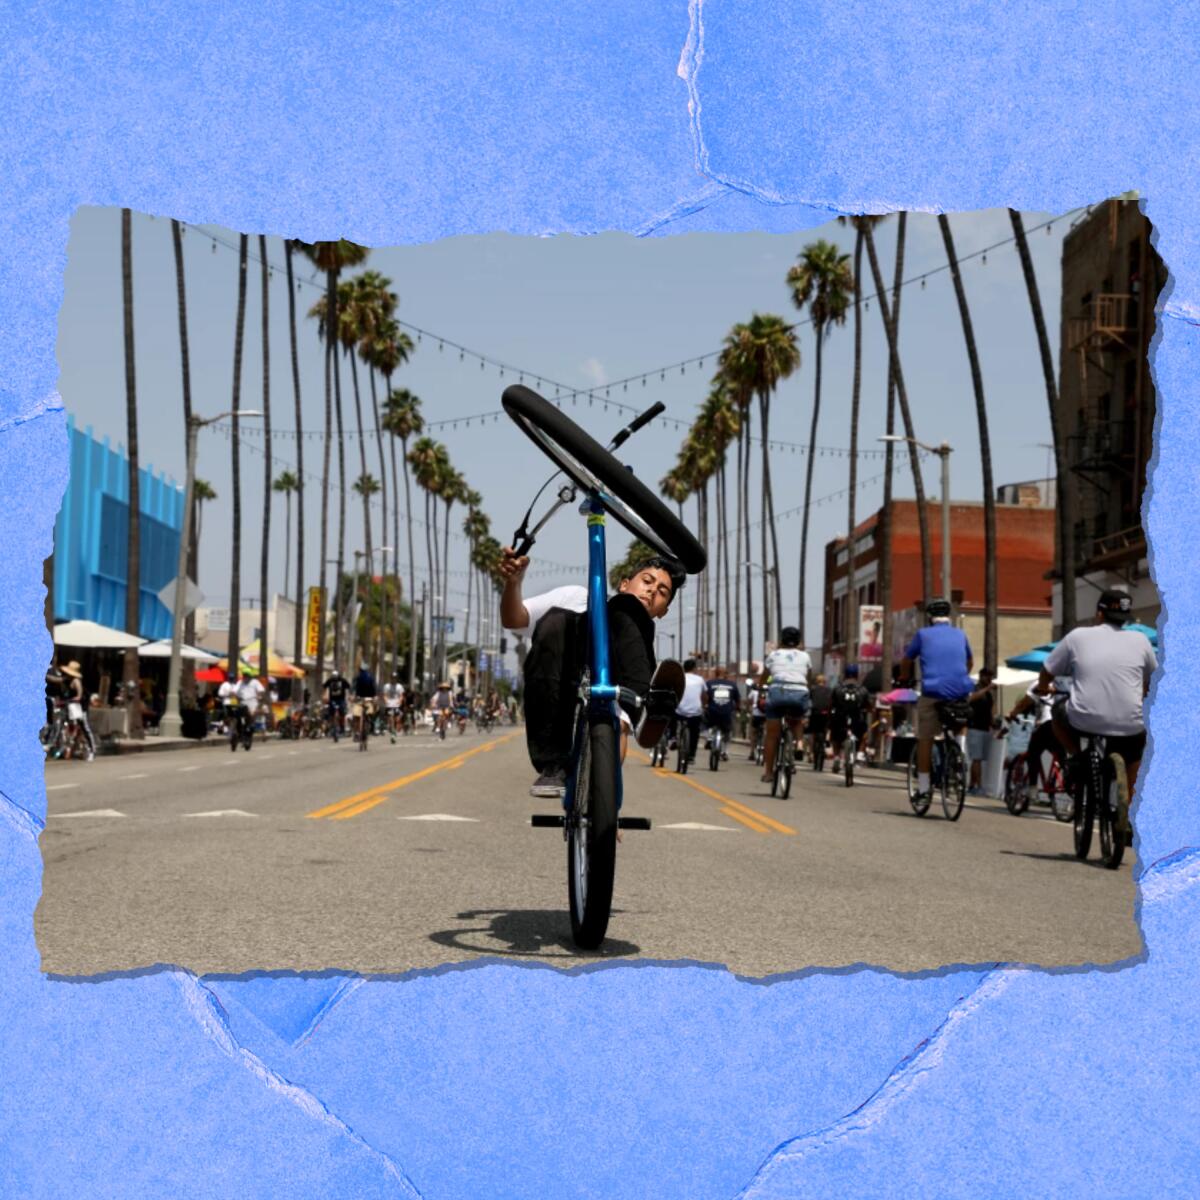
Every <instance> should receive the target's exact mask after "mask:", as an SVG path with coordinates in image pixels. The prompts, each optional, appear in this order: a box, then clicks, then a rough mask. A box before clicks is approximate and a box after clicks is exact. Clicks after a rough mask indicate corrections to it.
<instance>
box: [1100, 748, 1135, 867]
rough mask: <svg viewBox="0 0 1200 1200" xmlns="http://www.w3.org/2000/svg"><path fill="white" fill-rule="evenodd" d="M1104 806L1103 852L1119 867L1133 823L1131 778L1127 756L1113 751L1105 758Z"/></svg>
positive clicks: (1108, 862)
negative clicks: (1126, 835)
mask: <svg viewBox="0 0 1200 1200" xmlns="http://www.w3.org/2000/svg"><path fill="white" fill-rule="evenodd" d="M1101 799H1102V803H1101V806H1100V856H1101V858H1103V859H1104V865H1105V866H1106V867H1108V868H1109V870H1111V871H1115V870H1116V869H1117V868H1118V867H1119V866H1120V865H1121V859H1122V858H1124V857H1125V831H1126V829H1127V828H1128V825H1129V778H1128V776H1127V775H1126V774H1125V760H1124V759H1123V758H1122V757H1121V756H1120V755H1119V754H1110V755H1108V756H1107V757H1106V758H1105V760H1104V795H1103V797H1102V798H1101Z"/></svg>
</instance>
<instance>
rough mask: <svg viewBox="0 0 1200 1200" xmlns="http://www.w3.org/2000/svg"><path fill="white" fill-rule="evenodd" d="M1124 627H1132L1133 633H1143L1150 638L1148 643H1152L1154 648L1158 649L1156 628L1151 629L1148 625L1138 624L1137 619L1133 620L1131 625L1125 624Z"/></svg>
mask: <svg viewBox="0 0 1200 1200" xmlns="http://www.w3.org/2000/svg"><path fill="white" fill-rule="evenodd" d="M1125 628H1126V629H1132V630H1133V631H1134V632H1135V633H1144V634H1145V635H1146V637H1147V638H1149V639H1150V645H1152V646H1153V647H1154V648H1155V650H1157V649H1158V630H1157V629H1153V628H1151V627H1150V626H1149V625H1142V624H1139V623H1138V622H1137V621H1134V622H1133V624H1132V625H1126V626H1125Z"/></svg>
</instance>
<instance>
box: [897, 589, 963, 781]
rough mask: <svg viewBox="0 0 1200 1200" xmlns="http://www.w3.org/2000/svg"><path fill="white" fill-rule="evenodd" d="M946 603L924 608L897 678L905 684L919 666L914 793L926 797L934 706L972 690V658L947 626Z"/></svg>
mask: <svg viewBox="0 0 1200 1200" xmlns="http://www.w3.org/2000/svg"><path fill="white" fill-rule="evenodd" d="M950 612H951V608H950V601H949V600H946V599H942V598H939V599H937V600H930V601H929V603H928V604H926V605H925V616H926V618H927V619H928V621H929V624H928V625H926V626H925V627H924V628H923V629H918V630H917V632H916V633H915V634H914V635H913V639H912V641H911V642H909V644H908V647H907V648H906V649H905V651H904V659H903V660H902V662H901V663H900V679H901V682H902V683H908V681H909V680H910V679H911V678H912V668H913V664H914V663H916V662H919V663H920V664H921V698H920V699H919V700H918V701H917V792H916V796H915V798H916V799H918V800H920V799H924V798H925V797H928V796H929V795H930V794H931V792H930V784H929V775H930V766H931V763H932V760H933V741H934V738H936V737H937V736H938V734H939V733H941V731H942V722H941V718H940V717H939V716H938V706H939V705H941V704H943V703H946V702H947V701H954V700H966V698H967V697H968V696H969V695H970V694H971V692H972V691H973V689H974V685H973V684H972V682H971V665H972V663H973V662H974V657H973V655H972V654H971V644H970V642H968V641H967V635H966V634H965V633H963V631H962V630H961V629H956V628H955V627H954V626H953V625H952V624H951V623H950Z"/></svg>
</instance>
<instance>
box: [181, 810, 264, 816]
mask: <svg viewBox="0 0 1200 1200" xmlns="http://www.w3.org/2000/svg"><path fill="white" fill-rule="evenodd" d="M183 815H184V816H185V817H257V816H258V813H248V812H243V811H242V810H241V809H240V808H214V809H213V811H212V812H202V813H184V814H183Z"/></svg>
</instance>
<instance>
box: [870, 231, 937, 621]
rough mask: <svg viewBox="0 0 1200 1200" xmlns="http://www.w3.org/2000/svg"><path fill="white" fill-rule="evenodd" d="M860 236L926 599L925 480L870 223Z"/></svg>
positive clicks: (929, 564) (929, 587) (929, 574)
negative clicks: (903, 448)
mask: <svg viewBox="0 0 1200 1200" xmlns="http://www.w3.org/2000/svg"><path fill="white" fill-rule="evenodd" d="M863 240H864V241H865V243H866V247H867V258H868V260H869V261H870V263H871V279H872V281H873V282H874V284H875V299H876V300H877V301H878V303H879V316H880V319H881V320H882V321H883V328H884V332H885V333H886V334H887V340H888V358H889V361H890V365H891V372H892V375H893V376H894V378H895V383H896V399H897V400H898V401H899V402H900V416H901V419H902V420H903V421H904V433H905V438H906V440H907V442H908V462H909V466H910V467H911V468H912V477H913V494H914V495H915V497H916V504H917V525H918V528H919V529H920V535H921V588H922V591H923V592H924V596H925V598H926V599H928V598H929V597H931V596H932V595H933V555H932V552H931V550H930V547H929V513H928V512H927V511H926V506H925V481H924V479H923V478H922V477H921V459H920V455H919V453H918V451H917V445H916V441H915V438H916V435H915V434H914V432H913V421H912V410H911V409H910V408H909V406H908V389H907V388H906V387H905V386H904V371H903V370H902V369H901V366H900V351H899V349H898V341H897V333H896V322H895V319H894V317H893V315H892V306H891V305H890V304H889V303H888V297H887V289H886V288H885V287H884V283H883V273H882V272H881V271H880V269H879V256H878V254H876V252H875V234H874V231H873V230H872V229H871V227H870V225H867V226H865V227H864V228H863Z"/></svg>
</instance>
